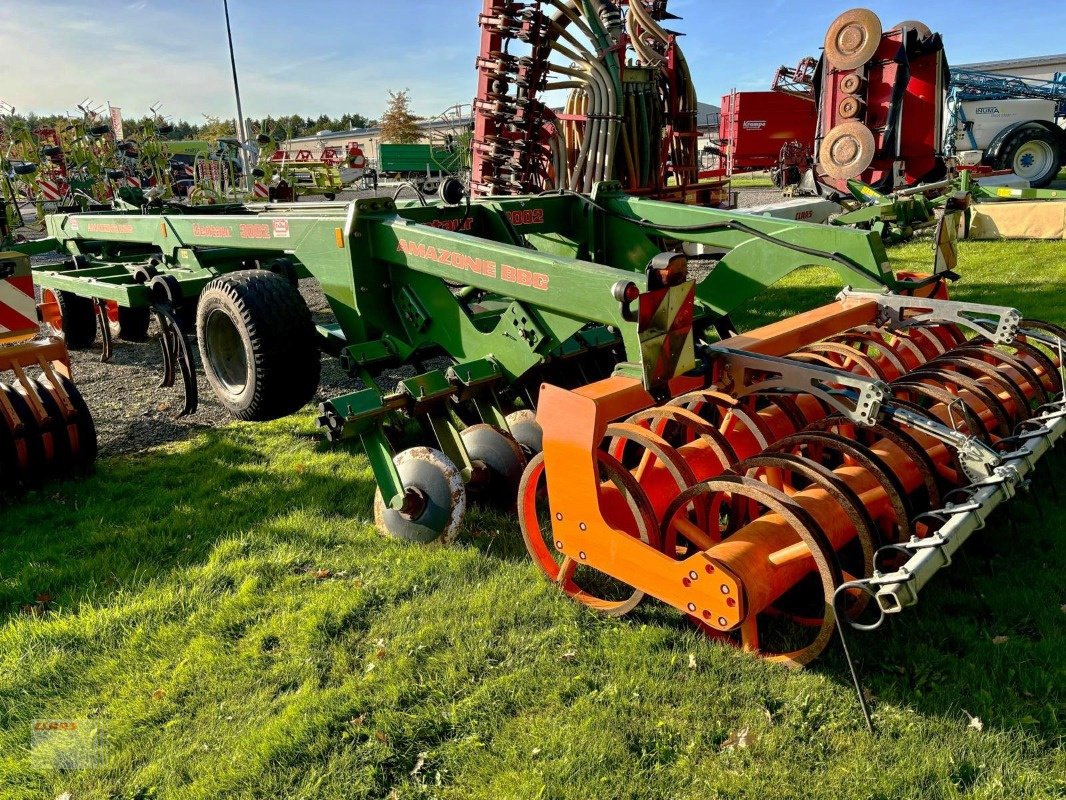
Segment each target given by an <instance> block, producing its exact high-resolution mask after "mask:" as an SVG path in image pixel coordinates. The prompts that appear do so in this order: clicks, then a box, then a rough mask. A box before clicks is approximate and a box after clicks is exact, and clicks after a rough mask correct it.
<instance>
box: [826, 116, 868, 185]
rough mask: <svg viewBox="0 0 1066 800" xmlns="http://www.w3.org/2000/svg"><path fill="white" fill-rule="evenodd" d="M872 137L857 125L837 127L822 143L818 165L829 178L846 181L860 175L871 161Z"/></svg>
mask: <svg viewBox="0 0 1066 800" xmlns="http://www.w3.org/2000/svg"><path fill="white" fill-rule="evenodd" d="M874 149H875V145H874V135H873V133H872V132H871V131H870V129H869V128H867V127H866V126H865V125H863V124H862V123H861V122H855V121H851V122H845V123H842V124H840V125H837V126H836V127H835V128H833V129H832V130H831V131H829V133H828V134H826V137H825V138H824V139H823V140H822V146H821V148H820V149H819V151H818V165H819V166H820V167H821V168H822V171H823V172H825V174H826V175H828V176H829V177H831V178H837V179H838V180H847V179H848V178H854V177H856V176H858V175H861V174H862V172H863V171H864V170H865V169H866V168H867V167H869V166H870V164H871V163H873V160H874Z"/></svg>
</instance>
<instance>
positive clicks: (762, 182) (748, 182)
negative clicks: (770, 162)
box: [729, 172, 774, 189]
mask: <svg viewBox="0 0 1066 800" xmlns="http://www.w3.org/2000/svg"><path fill="white" fill-rule="evenodd" d="M729 182H730V184H732V187H733V188H734V189H772V188H774V184H773V181H771V180H770V173H769V172H752V173H749V174H746V175H734V176H733V177H731V178H730V179H729Z"/></svg>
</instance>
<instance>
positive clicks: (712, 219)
mask: <svg viewBox="0 0 1066 800" xmlns="http://www.w3.org/2000/svg"><path fill="white" fill-rule="evenodd" d="M48 226H49V230H50V232H51V234H52V235H53V236H55V237H56V238H57V239H58V241H59V243H60V244H61V246H63V247H64V248H65V249H66V250H67V252H69V253H70V258H68V259H67V260H66V261H64V262H63V263H59V264H53V265H49V266H46V267H41V268H39V269H38V271H37V275H38V279H39V281H40V282H41V283H42V284H43V285H45V286H46V287H48V290H49V291H50V292H53V293H57V294H60V295H63V296H65V297H67V298H68V299H69V298H70V297H74V296H77V297H81V298H83V299H84V298H95V299H103V300H111V301H114V302H116V303H118V304H119V305H120V306H123V307H135V308H142V309H152V310H154V311H155V312H156V313H157V314H158V315H159V316H160V318H161V320H162V321H164V322H165V323H166V325H167V327H166V329H165V330H166V331H167V332H166V335H165V336H164V344H165V346H166V347H170V348H173V352H172V354H171V355H172V356H173V357H175V360H176V361H177V362H179V363H180V365H182V367H183V370H188V371H189V372H188V373H187V379H188V381H187V386H188V387H189V388H190V391H193V392H194V391H195V385H196V381H195V376H193V375H192V374H191V358H190V357H189V353H188V351H187V346H186V333H188V332H189V331H187V330H183V327H182V325H183V323H182V321H181V318H182V317H183V316H187V315H182V314H180V313H178V310H180V309H181V308H182V307H183V306H185V305H186V304H192V305H193V306H194V307H195V309H196V313H195V316H196V335H197V338H198V341H199V349H200V354H201V357H202V361H203V364H204V368H205V372H206V375H207V379H208V382H209V383H210V384H211V386H212V388H213V389H214V391H215V393H216V395H217V396H218V397H219V399H220V400H221V401H222V403H223V404H224V405H225V406H226V407H227V408H229V409H230V410H231V411H232V412H233V413H234V414H235V415H236V416H238V417H240V418H242V419H269V418H274V417H278V416H282V415H285V414H289V413H291V412H293V411H295V410H297V409H298V408H300V407H301V406H302V405H304V404H305V403H306V402H308V401H309V400H310V399H311V398H312V396H313V395H314V392H315V390H316V386H317V382H318V376H319V352H320V351H324V352H326V353H329V354H331V355H333V356H336V357H338V358H339V359H340V362H341V364H342V365H343V366H344V367H345V368H346V369H347V370H348V371H349V372H350V373H351V374H352V375H353V376H354V377H357V378H359V379H360V380H361V382H362V388H360V389H358V390H356V391H353V392H351V393H349V394H346V395H343V396H341V397H335V398H333V399H331V400H328V401H326V402H324V403H322V405H321V413H320V417H319V423H320V425H321V426H322V428H323V429H324V431H325V433H326V435H327V437H328V438H329V439H331V440H333V441H338V440H343V439H354V438H358V439H359V440H361V442H362V445H363V447H364V449H365V451H366V453H367V456H368V458H369V460H370V463H371V465H372V468H373V471H374V475H375V478H376V480H377V483H378V488H379V490H378V494H377V497H376V501H375V517H376V520H377V523H378V525H379V526H380V527H381V529H382V530H383V531H384V532H385V533H387V534H389V535H391V536H394V537H398V538H400V539H404V540H408V541H413V542H433V541H448V540H450V539H451V538H453V537H454V536H455V535H456V532H457V529H458V527H459V525H460V522H461V520H462V517H463V513H464V510H465V508H466V504H467V499H468V498H471V499H476V500H481V501H488V502H494V503H497V504H501V505H504V506H507V505H509V504H513V503H514V501H515V498H516V496H517V503H518V509H519V512H520V519H521V525H522V531H523V535H524V537H525V541H526V544H527V546H528V549H529V551H530V553H531V555H532V556H533V558H534V560H535V562H536V563H537V565H538V566H540V567H541V568H542V569H543V571H544V572H545V574H546V575H547V576H548V577H549V578H550V579H551V580H552V581H553V582H555V583H556V584H557V585H558V586H559V587H560V588H561V589H562V590H563V591H564V592H566V593H567V594H568V595H570V596H571V597H573V598H574V599H575V600H577V601H579V602H581V603H584V604H586V605H589V606H591V607H593V608H597V609H600V610H602V611H605V612H607V613H610V614H621V613H624V612H626V611H628V610H630V609H632V608H633V607H634V606H635V605H636V604H637V603H638V602H639V601H640V600H641V598H643V597H644V596H646V595H651V596H653V597H656V598H658V599H660V600H662V601H663V602H666V603H668V604H670V605H672V606H674V607H676V608H678V609H680V610H681V611H682V612H683V613H684V614H686V615H688V616H689V617H690V618H691V619H692V620H693V621H695V622H696V623H697V624H699V625H700V626H701V627H703V628H704V629H705V630H707V631H708V633H711V634H712V635H715V636H721V637H723V638H735V639H736V640H737V641H738V643H739V644H741V645H742V646H744V647H745V648H748V649H751V650H753V651H758V652H760V653H762V654H764V655H766V656H768V657H772V658H775V659H778V660H781V661H784V662H786V663H791V664H804V663H807V662H808V661H810V660H811V659H812V658H814V657H815V656H816V655H817V654H818V653H819V652H820V651H821V650H822V649H823V648H824V647H825V645H826V643H827V642H828V641H829V638H830V634H831V633H832V630H833V625H834V622H835V621H836V620H838V619H840V620H844V621H848V620H854V619H855V618H856V615H858V614H859V613H860V612H861V611H863V609H864V608H865V607H866V606H867V605H870V603H869V600H870V597H871V596H873V597H874V598H875V600H876V602H875V603H874V604H873V605H870V607H871V608H874V607H876V608H879V609H880V610H881V611H883V612H884V613H885V614H888V613H894V612H897V611H899V610H901V609H902V608H904V607H906V606H909V605H912V604H914V603H915V602H916V600H917V598H918V593H919V591H920V590H921V588H922V587H923V586H924V585H925V584H926V582H927V581H928V580H929V578H930V576H931V575H932V574H933V573H934V572H935V571H936V570H937V569H939V568H940V567H941V566H943V565H945V564H947V563H949V562H950V560H951V555H952V553H954V552H955V551H956V550H957V549H958V548H959V547H960V546H961V545H962V544H963V542H964V541H965V540H966V538H967V537H968V536H969V535H970V534H971V533H972V532H973V531H974V530H976V529H978V528H980V527H982V525H983V524H984V522H985V520H986V519H987V517H988V515H989V514H990V513H992V511H993V510H994V509H995V508H996V506H998V505H999V504H1000V503H1002V502H1004V501H1005V500H1007V499H1009V498H1010V497H1012V496H1013V495H1014V494H1015V493H1016V492H1017V491H1018V490H1019V489H1020V488H1022V487H1023V486H1024V485H1025V484H1026V482H1027V481H1028V480H1029V475H1030V473H1031V472H1032V471H1033V469H1034V468H1035V467H1036V466H1037V464H1038V462H1039V460H1040V458H1041V457H1042V456H1043V455H1044V453H1045V452H1046V451H1047V450H1048V449H1049V448H1050V447H1051V446H1052V445H1053V444H1054V443H1055V441H1056V440H1057V439H1058V438H1059V437H1060V436H1061V434H1062V432H1063V430H1064V429H1066V415H1064V407H1063V401H1062V389H1063V378H1062V371H1061V351H1062V345H1063V341H1064V340H1066V331H1062V330H1060V329H1059V328H1056V327H1054V326H1052V325H1049V324H1046V323H1042V322H1037V321H1031V320H1026V319H1023V318H1022V316H1021V315H1020V314H1019V312H1018V311H1016V310H1014V309H1011V308H1001V307H992V306H982V305H974V304H969V303H961V302H953V301H951V300H948V299H947V297H946V289H945V279H946V278H947V277H951V275H950V274H948V273H943V272H941V273H940V274H931V275H926V276H919V275H913V274H910V275H908V274H900V275H897V274H894V273H893V272H892V271H891V269H890V265H889V262H888V258H887V256H886V253H885V251H884V248H883V245H882V243H881V241H880V239H879V237H877V236H876V235H875V234H873V233H869V232H861V231H854V230H848V229H836V228H827V227H823V226H818V225H808V224H803V223H794V222H783V221H780V220H774V219H770V218H764V217H745V216H744V215H743V214H738V213H735V212H727V211H720V210H715V209H703V208H694V207H690V206H681V205H677V204H673V203H666V202H660V201H653V200H647V199H640V198H633V197H631V196H628V195H626V194H624V193H623V192H622V191H621V187H620V186H619V185H618V184H609V183H605V184H599V185H597V186H596V187H595V190H594V192H593V193H592V194H591V196H584V195H578V194H554V195H552V194H549V195H541V196H535V197H516V198H485V199H482V200H479V201H475V202H466V203H464V202H459V203H457V204H455V205H446V204H443V203H437V204H432V205H428V206H421V205H418V204H411V205H409V206H402V207H398V206H397V205H396V204H395V203H394V202H392V201H390V200H387V199H367V200H357V201H354V202H352V203H350V204H344V205H341V204H300V205H292V206H284V205H271V206H260V207H231V208H228V209H219V213H214V214H195V215H179V216H166V215H164V216H145V215H126V214H116V213H86V214H73V215H57V216H52V217H50V218H49V220H48ZM693 246H702V248H703V250H704V251H705V252H713V253H714V254H715V255H714V256H713V257H707V256H703V257H701V259H702V261H701V262H700V265H699V270H700V272H702V273H708V267H710V269H709V273H708V274H706V277H704V278H703V279H702V280H701V281H699V282H698V283H697V282H696V281H695V280H693V277H692V275H690V274H689V270H690V267H691V268H692V272H693V274H696V263H695V262H694V263H693V264H691V265H690V263H689V262H688V259H687V258H686V256H685V255H684V254H683V253H684V250H685V249H691V247H693ZM708 258H710V261H709V263H708ZM807 266H819V267H826V268H829V269H831V270H834V271H835V272H836V274H837V275H839V276H840V282H841V285H842V287H845V288H843V291H842V292H841V294H840V296H839V298H838V299H837V300H836V301H835V302H833V303H831V304H830V305H828V306H825V307H822V308H818V309H815V310H812V311H808V312H805V313H801V314H799V315H798V316H795V317H792V318H789V319H785V320H783V321H780V322H776V323H774V324H771V325H768V326H766V327H763V328H759V329H756V330H750V331H747V332H746V333H744V334H738V333H736V332H735V331H734V329H733V325H732V323H731V322H730V317H729V314H730V313H731V312H733V311H735V310H737V309H741V308H744V307H747V306H750V305H751V303H752V301H753V300H754V299H755V298H757V296H758V295H759V294H760V293H761V292H762V291H763V290H764V289H765V288H766V287H767V286H769V285H771V284H773V283H775V282H776V281H778V280H779V279H781V278H782V277H784V276H785V275H787V274H788V273H790V272H792V271H794V270H796V269H800V268H803V267H807ZM307 277H311V278H315V279H316V280H317V281H318V283H319V284H321V286H322V288H323V289H324V291H325V294H326V297H327V299H328V301H329V303H330V306H331V308H332V311H333V313H334V315H335V317H336V323H334V324H319V325H317V326H316V325H315V324H313V322H312V320H311V316H310V313H309V311H308V308H307V306H306V305H305V303H304V301H303V300H302V299H301V295H300V293H299V291H298V290H297V288H296V280H297V279H298V278H307ZM848 287H850V288H848ZM435 357H443V359H444V362H443V363H441V362H440V361H437V362H433V361H429V360H430V359H433V358H435ZM427 362H428V363H427ZM434 363H436V366H433V364H434ZM397 368H404V369H406V373H405V374H401V375H400V377H399V378H397V377H396V372H395V370H396V369H397ZM412 368H413V369H412ZM390 376H391V377H390ZM397 380H398V383H397ZM534 411H535V414H534ZM409 423H411V424H409ZM413 423H418V424H417V425H415V424H413ZM396 449H400V452H399V453H398V454H396V455H394V452H395V450H396ZM804 636H806V638H804Z"/></svg>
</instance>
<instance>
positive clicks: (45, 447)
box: [0, 252, 96, 496]
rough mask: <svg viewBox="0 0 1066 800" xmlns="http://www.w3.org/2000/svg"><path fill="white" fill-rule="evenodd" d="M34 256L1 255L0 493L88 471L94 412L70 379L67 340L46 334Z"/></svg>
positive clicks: (92, 453) (93, 454)
mask: <svg viewBox="0 0 1066 800" xmlns="http://www.w3.org/2000/svg"><path fill="white" fill-rule="evenodd" d="M47 313H51V310H50V309H47V308H41V309H40V310H39V308H38V305H37V302H36V299H35V296H34V286H33V277H32V275H31V272H30V259H29V257H28V256H27V255H25V254H24V253H17V252H0V374H6V373H11V374H12V375H13V377H14V380H10V379H8V380H5V381H0V496H2V495H7V494H10V493H12V492H17V491H20V490H25V489H36V488H38V487H39V486H40V485H41V484H42V483H43V482H44V481H45V480H47V479H50V478H69V477H73V476H75V475H80V474H83V473H85V472H86V471H88V470H89V469H90V468H91V467H92V464H93V461H94V460H95V458H96V428H95V427H94V425H93V419H92V414H91V413H90V411H89V408H88V406H86V404H85V401H84V400H83V399H82V397H81V395H80V394H79V393H78V390H77V388H76V387H75V386H74V383H73V381H72V380H71V372H70V360H69V358H68V353H67V347H66V343H65V342H64V341H63V338H62V337H60V336H56V335H54V334H49V335H45V334H43V333H42V332H41V325H40V319H41V316H42V314H47Z"/></svg>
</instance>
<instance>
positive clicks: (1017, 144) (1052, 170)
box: [999, 128, 1063, 189]
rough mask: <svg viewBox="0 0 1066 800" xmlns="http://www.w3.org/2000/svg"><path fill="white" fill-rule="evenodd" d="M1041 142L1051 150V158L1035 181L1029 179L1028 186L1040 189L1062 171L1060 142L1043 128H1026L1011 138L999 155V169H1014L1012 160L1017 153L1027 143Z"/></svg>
mask: <svg viewBox="0 0 1066 800" xmlns="http://www.w3.org/2000/svg"><path fill="white" fill-rule="evenodd" d="M1033 141H1037V142H1042V143H1044V144H1045V145H1047V146H1048V147H1050V148H1051V152H1052V154H1053V155H1052V158H1051V161H1050V163H1049V165H1048V168H1047V169H1046V170H1045V171H1044V172H1043V173H1041V174H1040V175H1038V176H1037V177H1036V178H1035V179H1034V178H1030V179H1029V185H1030V186H1032V187H1033V188H1034V189H1041V188H1043V187H1045V186H1047V185H1048V184H1049V183H1051V182H1052V181H1053V180H1055V178H1056V177H1057V176H1058V174H1059V170H1060V169H1062V157H1063V153H1062V142H1061V140H1060V138H1059V137H1058V136H1056V135H1055V134H1054V133H1052V132H1051V131H1049V130H1047V129H1045V128H1026V129H1025V130H1022V131H1018V133H1016V134H1014V135H1013V136H1011V138H1010V139H1009V140H1008V141H1007V143H1006V144H1005V145H1004V146H1003V149H1002V150H1001V151H1000V155H999V166H1000V168H1001V169H1009V170H1013V169H1014V160H1015V157H1016V156H1017V153H1018V151H1019V150H1020V149H1021V148H1022V147H1023V146H1025V145H1026V144H1028V143H1029V142H1033Z"/></svg>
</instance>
